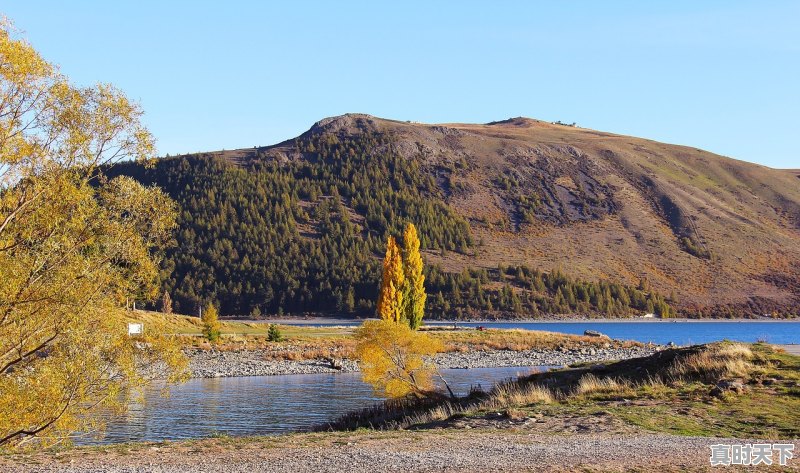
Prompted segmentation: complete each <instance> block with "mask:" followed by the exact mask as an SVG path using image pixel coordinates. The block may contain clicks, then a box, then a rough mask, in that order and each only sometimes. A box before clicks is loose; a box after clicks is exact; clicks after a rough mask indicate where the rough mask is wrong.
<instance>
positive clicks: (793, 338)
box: [77, 321, 800, 444]
mask: <svg viewBox="0 0 800 473" xmlns="http://www.w3.org/2000/svg"><path fill="white" fill-rule="evenodd" d="M356 324H357V323H356V322H352V323H350V324H349V325H356ZM430 324H431V325H442V324H444V325H451V324H452V322H443V323H440V322H432V323H430ZM303 325H315V326H329V325H348V324H341V323H337V324H320V323H310V324H303ZM458 325H459V326H469V327H476V326H479V325H482V326H484V327H489V328H523V329H529V330H547V331H553V332H561V333H572V334H582V333H583V332H584V330H597V331H599V332H601V333H605V334H607V335H609V336H610V337H612V338H619V339H627V340H638V341H641V342H655V343H662V344H663V343H668V342H675V343H677V344H679V345H686V344H695V343H706V342H711V341H715V340H722V339H728V340H737V341H743V342H755V341H758V340H765V341H768V342H770V343H775V344H800V323H798V322H762V321H756V322H751V321H731V322H720V321H674V322H672V321H653V322H650V321H647V322H645V321H641V322H616V321H615V322H584V321H580V322H472V323H459V324H458ZM541 369H546V367H529V368H479V369H470V370H444V372H443V374H444V376H445V377H446V378H447V379H448V381H449V382H450V383H451V385H452V386H453V388H454V390H455V391H456V392H458V393H461V394H464V393H466V392H468V391H469V389H470V386H473V385H478V384H479V385H481V386H482V387H483V388H484V389H487V390H488V389H489V388H491V386H492V385H494V384H495V383H497V382H498V381H503V380H507V379H510V378H516V377H518V376H520V375H526V374H529V373H531V372H532V371H534V370H541ZM145 399H146V402H145V403H134V404H131V405H130V409H129V410H128V412H127V413H125V414H123V415H122V416H112V415H108V429H107V431H106V432H105V435H104V436H103V437H101V438H99V439H94V438H88V437H86V438H78V439H77V443H78V444H97V443H115V442H127V441H159V440H167V439H186V438H198V437H208V436H212V435H215V434H227V435H234V436H245V435H269V434H279V433H286V432H291V431H296V430H303V429H308V428H310V427H312V426H314V425H319V424H323V423H325V422H326V421H330V420H332V419H333V418H335V417H337V416H339V415H341V414H344V413H346V412H349V411H351V410H355V409H360V408H364V407H368V406H370V405H372V404H373V403H376V402H379V401H380V400H381V399H380V398H378V397H376V396H375V394H374V393H373V391H372V389H371V387H369V386H368V385H366V384H364V383H363V382H362V381H361V377H360V374H359V373H338V374H313V375H286V376H256V377H245V378H213V379H192V380H190V381H188V382H186V383H185V384H181V385H178V386H174V387H172V388H171V395H170V396H169V397H162V396H160V387H159V386H153V387H151V388H150V390H149V391H148V392H147V393H146V395H145Z"/></svg>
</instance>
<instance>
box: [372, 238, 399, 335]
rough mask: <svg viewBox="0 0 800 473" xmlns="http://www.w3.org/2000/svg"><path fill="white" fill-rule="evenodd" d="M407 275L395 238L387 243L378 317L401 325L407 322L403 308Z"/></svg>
mask: <svg viewBox="0 0 800 473" xmlns="http://www.w3.org/2000/svg"><path fill="white" fill-rule="evenodd" d="M404 281H405V273H404V270H403V258H402V256H401V254H400V248H399V247H398V246H397V242H396V241H395V239H394V237H392V236H390V237H389V239H388V241H387V242H386V256H385V257H384V259H383V275H382V278H381V288H380V291H379V293H378V310H377V312H378V317H379V318H381V319H383V320H388V321H390V322H396V323H399V322H401V321H403V320H405V313H404V307H403V285H404Z"/></svg>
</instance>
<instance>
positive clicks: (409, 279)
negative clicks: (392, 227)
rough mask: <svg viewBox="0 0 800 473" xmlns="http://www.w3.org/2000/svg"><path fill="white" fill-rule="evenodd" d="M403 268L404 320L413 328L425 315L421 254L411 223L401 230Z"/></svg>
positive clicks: (425, 297)
mask: <svg viewBox="0 0 800 473" xmlns="http://www.w3.org/2000/svg"><path fill="white" fill-rule="evenodd" d="M402 253H403V270H404V273H405V280H404V286H403V306H404V307H403V308H404V310H405V316H404V318H405V320H407V321H408V325H409V327H411V328H412V329H413V330H416V329H418V328H419V326H420V325H422V317H423V316H424V315H425V300H426V299H427V297H428V296H427V295H426V294H425V275H424V274H422V268H423V263H422V255H421V254H420V252H419V236H418V235H417V228H416V227H415V226H414V224H413V223H409V224H407V225H406V228H405V230H404V231H403V252H402Z"/></svg>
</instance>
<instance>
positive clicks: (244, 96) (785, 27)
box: [0, 0, 800, 168]
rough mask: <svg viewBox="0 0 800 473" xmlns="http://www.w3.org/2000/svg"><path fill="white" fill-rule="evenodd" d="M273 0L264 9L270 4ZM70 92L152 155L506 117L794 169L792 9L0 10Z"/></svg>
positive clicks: (339, 5)
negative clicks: (360, 127) (333, 125)
mask: <svg viewBox="0 0 800 473" xmlns="http://www.w3.org/2000/svg"><path fill="white" fill-rule="evenodd" d="M275 3H277V2H275ZM0 12H2V13H3V14H5V15H7V16H8V17H9V18H11V19H12V20H13V21H14V22H15V24H16V27H17V28H18V29H20V30H22V31H23V32H24V33H25V36H26V37H27V39H28V40H29V41H30V42H31V43H32V44H33V45H34V46H35V47H36V48H37V49H38V50H39V51H40V52H41V53H42V54H43V55H44V56H45V57H46V58H48V59H49V60H50V61H52V62H55V63H58V64H60V65H61V67H62V71H63V72H64V73H66V74H67V75H69V76H70V77H71V78H72V79H73V80H74V81H75V82H77V83H79V84H91V83H94V82H97V81H103V82H111V83H113V84H115V85H117V86H118V87H120V88H121V89H123V90H124V91H125V92H126V93H127V94H128V95H129V96H130V97H132V98H134V99H136V100H138V101H140V102H141V104H142V106H143V107H144V108H145V110H146V112H147V116H146V122H147V124H148V126H149V128H150V129H151V131H152V132H153V133H154V134H155V135H156V138H157V139H158V145H159V151H160V152H161V153H164V154H165V153H171V154H176V153H183V152H192V151H200V150H203V151H205V150H215V149H222V148H226V149H232V148H239V147H249V146H254V145H267V144H272V143H275V142H278V141H282V140H284V139H287V138H291V137H294V136H296V135H297V134H299V133H301V132H302V131H304V130H306V129H307V128H308V127H309V126H310V125H311V124H312V123H313V122H315V121H316V120H319V119H320V118H323V117H326V116H331V115H339V114H342V113H346V112H364V113H370V114H373V115H377V116H381V117H386V118H394V119H400V120H416V121H422V122H432V123H437V122H456V121H457V122H488V121H491V120H499V119H504V118H508V117H512V116H520V115H522V116H528V117H533V118H540V119H544V120H549V121H554V120H562V121H567V122H573V121H575V122H577V123H578V124H579V125H581V126H585V127H589V128H595V129H600V130H605V131H611V132H616V133H624V134H630V135H636V136H642V137H647V138H652V139H657V140H660V141H666V142H672V143H680V144H687V145H691V146H695V147H699V148H704V149H708V150H710V151H714V152H716V153H720V154H724V155H728V156H731V157H735V158H739V159H744V160H747V161H753V162H759V163H762V164H766V165H769V166H773V167H793V168H800V153H798V148H797V143H796V142H797V140H798V135H799V134H800V126H799V125H800V118H799V117H800V115H798V109H800V2H797V1H784V2H780V1H764V2H754V1H749V2H745V1H705V2H696V1H664V2H641V1H630V2H610V1H603V2H599V1H568V2H567V1H563V2H562V1H548V2H544V1H543V2H522V1H520V2H505V1H503V2H488V1H483V2H469V1H457V2H456V1H454V2H443V1H442V2H438V1H437V2H432V1H423V2H413V1H412V2H377V1H369V2H367V1H364V2H346V1H328V2H300V1H291V2H290V1H286V2H282V4H281V5H275V4H269V5H268V4H267V2H245V1H234V0H229V1H224V2H200V1H191V2H188V1H187V2H178V1H169V2H168V1H157V2H155V1H129V2H123V1H69V2H62V1H58V2H57V1H49V2H45V1H36V0H25V1H13V2H12V1H7V0H0Z"/></svg>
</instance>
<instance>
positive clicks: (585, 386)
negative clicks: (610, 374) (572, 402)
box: [575, 374, 632, 396]
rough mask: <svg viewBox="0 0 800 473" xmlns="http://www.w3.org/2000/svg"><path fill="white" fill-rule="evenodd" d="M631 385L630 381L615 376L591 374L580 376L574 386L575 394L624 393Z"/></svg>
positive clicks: (628, 390)
mask: <svg viewBox="0 0 800 473" xmlns="http://www.w3.org/2000/svg"><path fill="white" fill-rule="evenodd" d="M631 389H632V385H631V383H630V382H628V381H625V380H622V379H615V378H598V377H596V376H594V375H593V374H587V375H585V376H582V377H581V379H580V380H579V381H578V385H577V386H575V394H576V395H579V396H581V395H583V396H586V395H593V394H604V395H608V394H624V393H628V392H630V391H631Z"/></svg>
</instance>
